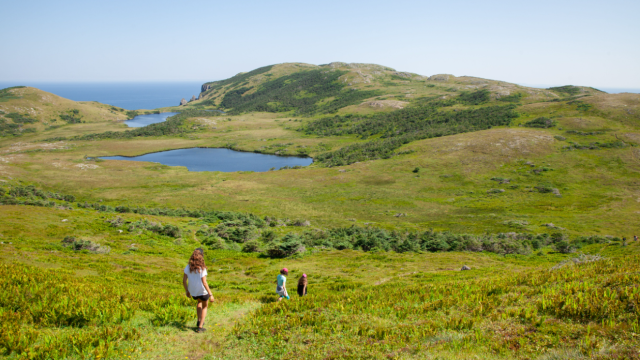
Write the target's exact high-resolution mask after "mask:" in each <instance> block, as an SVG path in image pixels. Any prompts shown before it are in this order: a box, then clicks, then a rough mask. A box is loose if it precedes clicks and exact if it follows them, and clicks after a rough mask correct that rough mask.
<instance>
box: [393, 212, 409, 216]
mask: <svg viewBox="0 0 640 360" xmlns="http://www.w3.org/2000/svg"><path fill="white" fill-rule="evenodd" d="M393 216H395V217H401V216H407V214H405V213H397V214H395V215H393Z"/></svg>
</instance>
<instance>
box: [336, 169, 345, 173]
mask: <svg viewBox="0 0 640 360" xmlns="http://www.w3.org/2000/svg"><path fill="white" fill-rule="evenodd" d="M338 171H339V172H341V173H343V172H346V171H347V170H344V169H340V170H338Z"/></svg>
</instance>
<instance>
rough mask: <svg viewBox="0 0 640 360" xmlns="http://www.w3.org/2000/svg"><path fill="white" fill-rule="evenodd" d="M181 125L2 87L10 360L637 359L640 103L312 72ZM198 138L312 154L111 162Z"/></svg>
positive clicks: (231, 97)
mask: <svg viewBox="0 0 640 360" xmlns="http://www.w3.org/2000/svg"><path fill="white" fill-rule="evenodd" d="M213 109H218V110H224V112H225V113H224V114H221V113H219V112H212V111H209V110H213ZM158 110H160V109H158ZM165 110H176V111H179V112H180V114H179V115H176V116H174V117H172V118H170V119H169V120H168V121H167V122H165V123H160V124H154V125H151V126H148V127H146V128H140V129H127V128H126V127H125V126H124V125H123V124H121V123H120V122H119V120H123V119H126V118H127V117H129V116H131V115H133V114H128V113H127V112H126V111H124V110H123V109H119V108H116V107H112V106H110V105H105V104H98V103H94V102H90V103H79V102H73V101H70V100H67V99H62V98H59V97H57V96H55V95H53V94H48V93H45V92H42V91H40V90H37V89H33V88H21V87H19V88H11V89H4V90H1V91H0V111H1V112H0V127H1V129H2V132H1V133H0V273H2V276H0V284H1V286H0V289H2V293H1V294H0V295H2V296H0V299H2V300H0V318H2V322H1V325H0V357H1V358H7V359H50V358H53V359H56V358H57V359H81V358H83V359H99V358H100V359H104V358H109V359H121V358H126V359H129V358H132V359H136V358H137V359H175V358H182V359H184V358H189V359H255V358H265V359H302V358H303V359H424V358H440V359H459V358H483V359H513V358H516V359H587V358H592V359H608V358H619V359H636V358H637V357H638V354H637V348H638V347H639V346H640V344H639V343H638V334H640V330H639V322H638V321H639V318H640V310H638V309H640V295H639V293H638V291H637V283H638V281H639V280H640V279H638V276H637V274H636V273H635V272H634V271H633V269H634V268H635V267H637V263H638V259H639V257H638V256H639V255H640V254H639V251H640V245H639V243H638V242H633V241H632V240H631V238H632V237H633V235H634V234H637V233H636V232H637V231H638V226H637V225H638V224H637V221H634V219H637V217H638V213H639V210H638V206H639V205H640V193H639V192H638V184H639V183H640V150H639V149H640V148H639V147H638V145H640V95H638V94H606V93H604V92H601V91H599V90H597V89H593V88H590V87H578V86H571V85H567V86H562V87H555V88H550V89H536V88H529V87H524V86H519V85H515V84H510V83H506V82H501V81H496V80H487V79H480V78H474V77H469V76H461V77H456V76H453V75H446V74H439V75H432V76H423V75H418V74H412V73H406V72H401V71H396V70H394V69H391V68H388V67H384V66H380V65H373V64H347V63H331V64H327V65H319V66H316V65H310V64H300V63H293V64H278V65H272V66H265V67H262V68H259V69H256V70H253V71H250V72H247V73H241V74H238V75H236V76H234V77H232V78H229V79H226V80H221V81H215V82H209V83H205V84H203V86H202V92H201V94H200V96H199V100H196V101H192V102H190V103H188V104H187V105H185V106H179V107H171V108H165V109H162V111H165ZM154 111H155V110H154ZM54 120H55V121H54ZM29 129H31V130H29ZM191 147H225V148H231V149H236V150H243V151H251V152H257V153H267V154H279V155H309V156H312V157H313V158H314V163H313V164H312V165H311V166H308V167H304V168H297V169H281V170H277V171H269V172H262V173H256V172H250V171H246V172H234V173H222V172H189V171H187V170H186V169H185V168H183V167H169V166H164V165H160V164H156V163H144V162H126V161H102V160H96V159H95V157H98V156H108V155H128V156H131V155H140V154H144V153H149V152H155V151H162V150H170V149H179V148H191ZM637 235H640V234H637ZM197 247H202V248H204V249H205V253H206V254H205V255H206V256H205V257H206V261H207V265H208V268H209V274H210V275H209V284H210V286H211V288H212V290H213V292H214V296H215V297H216V302H215V303H214V304H212V306H211V308H210V310H209V315H208V317H207V319H208V320H207V328H208V329H209V332H207V333H205V334H196V333H194V332H193V331H191V330H192V328H193V326H195V325H194V324H195V314H194V310H193V305H194V303H193V302H192V301H191V300H189V299H187V298H186V297H185V296H184V294H183V292H184V290H182V286H181V283H180V279H181V277H182V274H181V273H182V269H183V268H184V266H185V264H186V261H187V259H188V257H189V255H190V254H191V252H192V251H193V249H195V248H197ZM463 265H467V266H469V267H471V269H472V270H470V271H460V269H461V268H462V266H463ZM282 267H288V268H289V269H290V270H291V275H290V278H289V282H290V285H291V286H293V285H294V283H295V281H296V280H297V278H298V277H299V276H300V275H301V274H302V273H306V274H308V275H309V283H310V295H309V296H308V297H305V298H297V297H295V296H294V298H293V299H292V300H291V301H289V302H275V300H276V296H275V294H274V289H273V281H274V280H275V276H276V275H277V272H278V270H279V269H280V268H282ZM293 290H294V289H293V287H291V288H290V293H293V292H294V291H293Z"/></svg>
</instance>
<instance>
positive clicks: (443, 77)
mask: <svg viewBox="0 0 640 360" xmlns="http://www.w3.org/2000/svg"><path fill="white" fill-rule="evenodd" d="M429 80H432V81H449V75H446V74H438V75H431V76H429Z"/></svg>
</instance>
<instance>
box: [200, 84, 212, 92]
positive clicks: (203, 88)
mask: <svg viewBox="0 0 640 360" xmlns="http://www.w3.org/2000/svg"><path fill="white" fill-rule="evenodd" d="M209 89H211V85H209V84H204V85H202V86H201V87H200V92H205V91H207V90H209Z"/></svg>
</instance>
